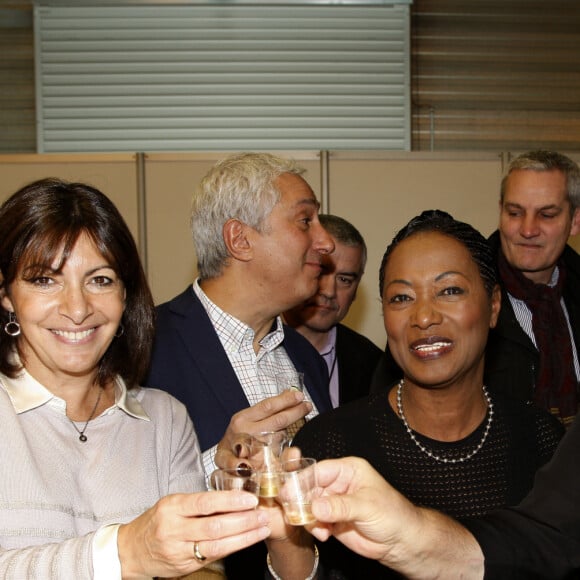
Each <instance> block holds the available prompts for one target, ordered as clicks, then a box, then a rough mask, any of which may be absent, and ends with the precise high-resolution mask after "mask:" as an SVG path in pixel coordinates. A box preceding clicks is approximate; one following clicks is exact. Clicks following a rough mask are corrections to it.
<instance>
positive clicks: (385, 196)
mask: <svg viewBox="0 0 580 580" xmlns="http://www.w3.org/2000/svg"><path fill="white" fill-rule="evenodd" d="M501 170H502V167H501V162H500V158H499V156H498V155H492V154H489V155H487V154H481V155H471V156H468V155H464V156H462V155H461V154H459V155H454V156H453V158H451V157H450V156H447V157H446V156H443V155H441V154H436V153H433V154H424V153H405V154H401V155H398V154H394V155H385V156H376V158H372V154H371V155H367V158H366V159H365V158H364V157H363V155H362V154H356V155H352V156H349V155H348V154H346V153H343V154H333V155H332V156H331V159H330V169H329V174H330V178H329V189H330V193H329V202H330V203H329V213H334V214H337V215H340V216H342V217H344V218H346V219H348V220H349V221H351V222H352V223H353V224H354V225H355V226H356V227H357V228H358V229H359V230H360V232H361V233H362V235H363V236H364V238H365V240H366V243H367V246H368V250H369V251H368V262H367V267H366V273H365V277H364V278H363V280H362V283H361V286H360V289H359V295H358V297H357V300H356V301H355V303H354V304H353V306H352V308H351V311H350V312H349V315H348V316H347V318H346V319H345V323H346V324H347V325H348V326H350V327H352V328H354V329H355V330H357V331H359V332H361V333H363V334H364V335H366V336H368V337H369V338H370V339H371V340H372V341H373V342H375V343H376V344H377V345H378V346H380V347H381V348H383V347H384V345H385V341H386V335H385V330H384V326H383V321H382V310H381V303H380V299H379V291H378V271H379V266H380V263H381V259H382V256H383V253H384V251H385V249H386V247H387V245H388V243H389V242H390V241H391V239H392V238H393V236H394V235H395V233H396V232H397V230H399V229H400V228H401V227H402V226H404V225H405V224H406V223H407V221H408V220H409V219H410V218H412V217H413V216H415V215H417V214H419V213H420V212H421V211H423V210H425V209H442V210H445V211H448V212H449V213H451V214H452V215H453V216H454V217H455V218H457V219H460V220H462V221H466V222H469V223H471V224H473V225H474V226H476V227H477V228H478V229H479V230H480V231H481V232H482V233H483V234H484V235H486V236H487V235H489V234H490V233H491V232H492V231H493V230H494V229H495V227H496V223H497V209H498V206H497V201H498V196H499V183H500V179H501Z"/></svg>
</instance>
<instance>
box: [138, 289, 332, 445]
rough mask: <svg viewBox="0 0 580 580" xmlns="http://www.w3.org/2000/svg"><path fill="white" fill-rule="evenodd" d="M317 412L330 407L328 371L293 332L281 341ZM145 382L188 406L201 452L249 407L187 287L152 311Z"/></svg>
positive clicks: (306, 343) (238, 383)
mask: <svg viewBox="0 0 580 580" xmlns="http://www.w3.org/2000/svg"><path fill="white" fill-rule="evenodd" d="M282 345H283V346H284V348H285V350H286V352H287V353H288V356H289V357H290V359H291V360H292V363H293V364H294V366H295V367H296V370H297V371H299V372H303V373H304V383H305V385H306V388H307V389H308V392H309V393H310V396H311V398H312V402H313V403H314V405H315V406H316V408H317V409H318V410H319V411H327V410H329V409H330V402H329V400H328V393H327V391H326V385H327V383H328V373H327V371H326V368H325V365H324V362H323V360H322V358H321V357H320V356H319V355H318V353H317V352H316V350H315V349H314V348H313V347H312V346H311V345H310V343H309V342H308V341H307V340H305V339H304V338H303V337H302V336H301V335H299V334H298V333H297V332H296V331H295V330H294V329H292V328H290V327H287V326H285V327H284V340H283V342H282ZM147 384H148V385H150V386H155V387H158V388H162V389H164V390H168V391H170V392H171V394H172V395H173V396H174V397H176V398H177V399H179V400H180V401H182V402H183V403H184V404H185V405H186V406H187V408H188V410H189V413H190V415H191V417H192V420H193V422H194V425H195V429H196V431H197V436H198V439H199V444H200V447H201V449H202V451H206V450H207V449H209V448H211V447H213V446H214V445H216V444H217V443H218V442H219V441H220V440H221V438H222V437H223V435H224V433H225V432H226V429H227V428H228V425H229V422H230V419H231V418H232V417H233V416H234V415H235V414H236V413H237V412H238V411H241V410H242V409H245V408H246V407H248V406H249V402H248V399H247V397H246V396H245V394H244V391H243V389H242V388H241V386H240V382H239V381H238V379H237V377H236V374H235V372H234V370H233V368H232V366H231V364H230V363H229V361H228V358H227V355H226V353H225V351H224V349H223V347H222V345H221V343H220V341H219V338H218V336H217V334H216V333H215V330H214V328H213V326H212V324H211V321H210V319H209V317H208V315H207V312H206V311H205V310H204V308H203V306H202V304H201V302H200V300H199V298H198V297H197V296H196V295H195V293H194V291H193V287H192V286H188V287H187V288H186V289H185V291H184V292H182V293H181V294H179V295H178V296H176V297H175V298H173V300H171V301H169V302H166V303H165V304H162V305H160V306H159V307H158V308H157V326H156V334H155V346H154V349H153V359H152V365H151V370H150V373H149V377H148V380H147Z"/></svg>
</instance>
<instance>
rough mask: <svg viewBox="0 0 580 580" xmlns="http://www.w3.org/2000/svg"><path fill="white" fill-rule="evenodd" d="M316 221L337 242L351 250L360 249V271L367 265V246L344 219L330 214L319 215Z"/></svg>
mask: <svg viewBox="0 0 580 580" xmlns="http://www.w3.org/2000/svg"><path fill="white" fill-rule="evenodd" d="M318 219H319V221H320V223H321V225H322V227H323V228H324V229H325V230H326V231H327V232H328V233H329V234H330V235H331V236H332V237H333V238H334V239H335V240H336V241H337V242H340V243H341V244H344V245H345V246H349V247H351V248H361V249H362V263H361V266H362V267H361V270H364V269H365V266H366V263H367V245H366V243H365V240H364V238H363V237H362V235H361V233H360V232H359V231H358V230H357V229H356V228H355V227H354V226H353V225H352V224H351V223H350V222H348V221H346V220H345V219H344V218H341V217H338V216H337V215H332V214H320V215H319V216H318Z"/></svg>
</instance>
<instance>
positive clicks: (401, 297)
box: [294, 211, 563, 578]
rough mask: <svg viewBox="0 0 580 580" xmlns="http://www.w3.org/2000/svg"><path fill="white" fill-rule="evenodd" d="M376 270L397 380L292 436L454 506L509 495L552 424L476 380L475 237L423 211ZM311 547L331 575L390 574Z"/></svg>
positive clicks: (491, 301)
mask: <svg viewBox="0 0 580 580" xmlns="http://www.w3.org/2000/svg"><path fill="white" fill-rule="evenodd" d="M379 280H380V281H379V287H380V292H381V298H382V301H383V317H384V323H385V329H386V331H387V335H388V347H389V349H390V352H391V353H392V356H393V358H394V359H395V361H396V363H397V364H398V365H399V367H400V368H401V370H402V373H403V378H402V380H401V381H399V382H397V383H395V384H394V385H393V384H384V385H382V388H381V390H380V391H379V392H376V393H374V394H372V395H370V396H369V397H367V398H364V399H361V400H359V401H355V402H354V403H351V404H349V405H345V406H343V407H339V408H338V409H336V410H335V411H333V412H331V413H327V414H324V415H321V416H319V417H317V418H316V419H314V420H312V421H311V422H309V423H308V424H307V425H306V426H305V427H304V428H303V429H302V430H301V431H300V432H299V433H298V435H297V436H296V438H295V439H294V442H295V444H296V445H297V446H299V447H301V449H302V452H303V453H304V454H305V455H307V456H309V457H315V458H317V459H326V458H337V457H344V456H347V455H357V456H360V457H363V458H365V459H367V460H368V461H369V462H370V463H371V464H372V465H373V467H374V468H375V469H376V470H377V471H378V472H379V473H380V474H381V475H382V476H383V477H385V479H387V480H388V481H389V482H390V483H392V484H393V485H394V487H396V488H397V489H398V490H399V491H401V492H402V493H403V494H404V495H406V496H407V497H408V498H410V499H411V500H412V501H413V502H415V503H417V504H420V505H422V506H428V507H433V508H436V509H439V510H442V511H444V512H446V513H447V514H449V515H452V516H454V517H470V516H476V515H482V514H485V513H488V512H489V511H491V510H492V509H494V508H496V507H499V506H504V505H513V504H515V503H517V502H518V501H519V500H520V499H522V498H523V497H524V496H525V494H526V493H527V492H528V491H529V489H530V488H531V485H532V482H533V478H534V473H535V471H536V470H537V469H538V468H539V467H540V466H541V465H542V464H543V463H545V462H546V461H547V460H548V459H549V458H550V457H551V455H552V453H553V452H554V450H555V448H556V445H557V443H558V441H559V439H560V438H561V436H562V434H563V428H562V426H561V425H560V424H559V422H558V421H557V420H556V419H555V418H554V417H552V416H551V415H549V414H548V413H546V412H544V411H542V410H540V409H536V408H534V407H530V406H526V405H525V404H523V403H521V404H520V403H512V402H509V401H507V400H504V399H502V398H501V397H499V396H498V395H497V394H495V393H492V392H490V391H489V390H488V389H487V388H486V386H485V385H484V384H483V369H484V351H485V345H486V341H487V336H488V333H489V329H490V328H491V327H493V326H494V325H495V323H496V320H497V316H498V312H499V309H500V293H499V288H498V286H497V281H496V271H495V267H494V258H493V254H492V251H491V249H490V247H489V245H488V243H487V241H486V240H485V238H484V237H483V236H482V235H481V234H480V233H479V232H477V231H476V230H475V229H474V228H473V227H471V226H470V225H468V224H465V223H462V222H459V221H457V220H455V219H453V218H452V217H451V216H450V215H449V214H446V213H445V212H441V211H426V212H423V214H421V215H420V216H417V217H416V218H413V219H412V220H411V221H410V222H409V223H408V224H407V225H406V226H405V227H404V228H403V229H402V230H400V231H399V233H398V234H397V235H396V236H395V238H394V239H393V241H392V243H391V244H390V245H389V247H388V248H387V250H386V252H385V254H384V257H383V260H382V264H381V269H380V273H379ZM319 549H320V554H321V561H322V562H323V565H324V567H325V569H328V570H333V569H338V570H339V572H340V574H342V575H343V577H346V578H359V577H361V576H362V575H363V574H367V576H368V577H372V578H381V577H385V576H386V577H389V576H390V571H389V570H388V569H386V568H383V567H381V566H380V565H378V564H377V563H376V562H374V561H371V560H365V559H364V558H361V557H360V556H357V555H355V554H354V553H353V552H349V551H348V550H347V549H346V548H344V546H342V545H341V544H339V543H338V542H336V541H330V542H329V544H328V546H326V545H325V546H320V548H319ZM395 577H398V576H395Z"/></svg>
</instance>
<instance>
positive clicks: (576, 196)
mask: <svg viewBox="0 0 580 580" xmlns="http://www.w3.org/2000/svg"><path fill="white" fill-rule="evenodd" d="M520 169H523V170H527V171H528V170H529V171H560V172H562V173H563V174H564V175H565V177H566V189H567V191H566V193H567V194H568V201H569V202H570V210H571V212H572V213H573V212H574V211H575V210H576V209H578V208H579V207H580V169H579V168H578V164H577V163H576V162H575V161H572V159H570V158H569V157H566V155H563V154H562V153H557V152H556V151H544V150H542V149H539V150H537V151H528V152H527V153H522V154H521V155H519V156H518V157H516V158H515V159H514V160H513V161H512V162H511V163H510V165H509V167H508V171H507V173H506V174H505V176H504V178H503V179H502V180H501V190H500V201H501V202H503V199H504V196H505V189H506V185H507V179H508V177H509V176H510V174H511V172H512V171H516V170H520Z"/></svg>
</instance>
